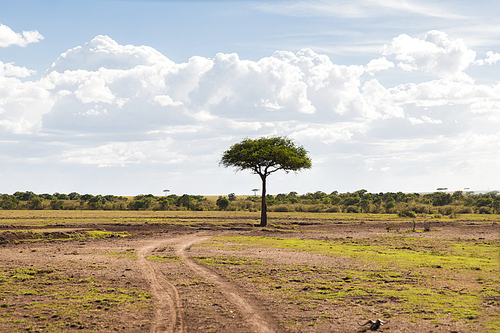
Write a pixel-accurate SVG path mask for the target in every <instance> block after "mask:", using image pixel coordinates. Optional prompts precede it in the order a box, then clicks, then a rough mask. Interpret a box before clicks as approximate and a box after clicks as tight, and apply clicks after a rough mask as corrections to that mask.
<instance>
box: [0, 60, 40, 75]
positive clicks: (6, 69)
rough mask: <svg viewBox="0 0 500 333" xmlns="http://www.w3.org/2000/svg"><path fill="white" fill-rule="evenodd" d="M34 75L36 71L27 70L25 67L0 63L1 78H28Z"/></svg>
mask: <svg viewBox="0 0 500 333" xmlns="http://www.w3.org/2000/svg"><path fill="white" fill-rule="evenodd" d="M33 74H36V71H34V70H30V69H27V68H26V67H18V66H15V65H14V63H11V62H10V63H6V64H4V63H3V62H1V61H0V77H1V76H15V77H28V76H31V75H33Z"/></svg>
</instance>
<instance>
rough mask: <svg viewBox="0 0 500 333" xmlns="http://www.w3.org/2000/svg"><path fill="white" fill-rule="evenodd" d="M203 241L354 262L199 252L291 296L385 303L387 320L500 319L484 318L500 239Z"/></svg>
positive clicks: (498, 289)
mask: <svg viewBox="0 0 500 333" xmlns="http://www.w3.org/2000/svg"><path fill="white" fill-rule="evenodd" d="M201 245H202V246H216V247H221V248H224V247H225V250H232V251H238V250H242V249H248V248H278V249H284V250H289V251H304V252H311V253H315V254H318V255H324V256H333V257H337V258H340V259H343V260H344V263H345V265H347V266H348V267H350V268H348V269H346V267H343V268H337V267H328V266H319V267H318V266H314V265H311V264H297V265H277V264H274V263H272V262H267V261H259V260H255V259H249V258H242V257H241V256H234V257H212V258H204V257H199V258H198V260H199V261H200V262H201V263H204V264H206V265H213V266H216V267H217V268H218V269H219V270H221V271H223V272H225V274H227V275H228V276H230V277H233V278H235V279H237V278H246V279H249V280H251V281H252V282H253V283H255V284H256V285H257V286H259V288H261V289H264V290H268V291H269V292H272V293H274V294H276V295H277V296H276V297H278V298H282V300H284V301H287V302H298V303H304V304H310V305H313V306H314V304H315V302H322V301H325V300H326V301H330V302H332V303H335V304H344V305H346V306H350V305H352V306H355V305H356V304H357V305H359V304H364V305H367V306H371V307H373V306H375V307H377V308H378V309H379V311H380V312H381V313H384V314H385V316H386V317H387V318H390V317H394V316H398V315H401V316H405V317H407V318H409V320H417V321H418V320H422V319H424V320H436V322H440V321H443V320H447V321H460V322H462V323H467V322H478V321H479V320H481V322H482V323H483V324H484V322H488V324H484V325H485V327H486V325H489V326H491V327H496V325H497V320H495V319H492V318H494V317H492V318H489V319H487V320H486V319H484V318H482V317H481V316H482V314H483V313H485V312H484V311H485V304H484V300H487V299H497V297H498V295H499V293H500V274H499V273H500V269H499V260H498V254H499V250H500V246H499V245H500V242H499V241H485V240H449V239H432V238H428V239H426V238H416V237H404V236H399V235H397V236H392V235H390V236H378V237H372V238H369V239H368V238H367V239H351V238H348V239H346V238H337V239H333V240H313V239H297V238H277V237H252V236H233V237H214V238H213V239H212V241H210V242H206V243H204V244H201ZM318 262H321V261H320V260H319V259H318ZM228 266H231V267H230V269H229V268H228ZM235 268H236V270H235ZM318 304H320V303H318Z"/></svg>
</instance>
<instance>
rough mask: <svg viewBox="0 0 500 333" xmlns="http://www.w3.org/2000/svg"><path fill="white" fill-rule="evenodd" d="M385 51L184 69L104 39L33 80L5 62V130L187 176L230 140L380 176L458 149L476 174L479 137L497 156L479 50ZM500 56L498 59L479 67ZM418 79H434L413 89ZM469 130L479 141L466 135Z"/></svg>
mask: <svg viewBox="0 0 500 333" xmlns="http://www.w3.org/2000/svg"><path fill="white" fill-rule="evenodd" d="M384 52H385V53H384V54H383V55H381V56H380V57H376V58H375V59H373V60H371V61H369V62H368V63H367V64H366V65H365V66H361V65H350V66H346V65H342V64H336V63H333V62H332V60H331V59H330V58H329V57H328V56H327V55H324V54H320V53H317V52H314V51H313V50H311V49H302V50H299V51H298V52H289V51H277V52H275V53H273V54H271V55H270V56H268V57H263V58H261V59H259V60H257V61H251V60H246V59H241V58H240V57H239V56H238V55H237V54H223V53H220V54H217V55H215V57H214V58H213V59H209V58H204V57H198V56H195V57H192V58H191V59H189V60H188V61H187V62H185V63H175V62H173V61H171V60H170V59H168V58H167V57H165V56H164V55H162V54H160V53H159V52H158V51H156V50H154V49H153V48H150V47H146V46H133V45H120V44H118V43H117V42H116V41H114V40H112V39H111V38H110V37H107V36H96V37H95V38H94V39H93V40H91V41H90V42H88V43H86V44H85V45H83V46H78V47H75V48H72V49H70V50H68V51H67V52H65V53H63V54H62V55H61V56H60V57H59V58H58V59H57V60H56V61H55V62H54V65H53V66H52V67H51V68H50V69H49V70H48V71H47V72H46V73H45V74H44V75H43V76H42V78H41V79H39V80H36V81H35V80H30V78H29V76H30V75H33V74H34V71H31V70H29V69H27V68H24V67H17V66H15V65H14V64H13V63H7V64H4V63H0V92H1V93H0V128H2V135H3V136H4V137H5V136H9V135H10V136H13V137H16V135H18V134H23V135H24V136H23V137H32V138H35V140H36V139H37V138H40V137H44V138H47V137H50V138H55V139H54V140H55V141H57V140H60V141H61V142H69V141H71V143H68V144H67V145H68V146H65V147H69V148H67V149H62V148H60V150H59V151H58V152H54V155H52V156H50V157H46V160H50V161H54V160H56V162H57V163H62V164H74V165H83V166H84V167H108V168H113V167H126V168H132V167H133V166H134V165H152V164H162V165H168V166H169V167H172V166H177V165H179V167H178V169H175V170H177V171H179V172H180V170H183V169H185V168H186V167H187V166H188V165H189V168H192V169H193V170H194V169H195V168H197V167H198V166H200V165H202V164H203V165H204V167H203V168H204V170H211V169H210V168H211V166H210V165H212V164H213V163H214V161H216V160H217V158H218V155H219V154H220V152H221V151H223V150H224V149H226V148H227V146H228V145H229V144H231V143H233V142H235V141H236V140H240V139H241V138H242V137H257V136H264V135H288V136H290V137H291V138H293V139H295V140H297V141H299V142H301V143H305V144H306V145H307V146H308V150H310V151H311V152H312V153H313V154H315V155H314V158H315V159H316V158H317V160H321V161H323V162H324V163H320V165H323V166H325V168H327V167H326V166H331V165H335V167H340V166H341V165H344V164H342V163H347V164H345V165H349V169H350V170H351V171H352V170H357V169H356V168H358V166H360V167H359V168H360V169H359V170H362V171H371V173H372V174H373V173H377V175H378V176H381V177H391V176H392V177H393V176H394V175H395V174H396V173H398V172H401V173H402V174H403V173H404V170H403V169H405V168H406V169H412V170H413V168H414V167H415V165H416V164H418V163H419V161H424V160H425V161H436V160H439V158H440V157H439V156H440V155H441V154H443V152H448V151H454V152H455V153H456V152H458V151H461V154H462V155H461V157H460V160H457V159H455V158H454V157H453V155H452V154H451V153H450V154H449V155H446V158H447V159H448V160H447V162H449V165H450V166H453V165H462V164H461V163H463V162H466V163H469V164H467V165H468V167H467V169H468V170H469V171H467V172H474V171H473V170H475V168H476V165H475V164H474V163H472V162H470V160H471V159H472V157H471V156H476V155H475V154H477V153H476V152H475V151H474V149H475V150H476V151H479V152H482V153H484V149H483V147H482V146H481V147H476V146H475V145H480V139H481V138H483V139H484V140H486V141H487V143H488V147H490V148H492V149H493V150H494V151H498V149H499V147H496V148H495V147H494V146H492V142H493V139H494V138H497V137H498V129H497V127H498V122H500V116H499V115H500V112H499V110H500V98H499V97H498V96H500V83H494V84H478V83H476V82H475V80H473V79H471V78H468V77H467V75H465V73H464V72H465V70H466V69H467V68H468V67H469V66H470V65H472V64H474V63H475V62H474V59H475V53H474V51H472V50H470V49H469V48H467V46H466V45H465V44H464V43H463V41H461V40H459V39H456V40H452V39H450V38H448V37H447V36H446V34H444V33H441V32H436V31H431V32H429V33H428V34H427V35H426V37H425V38H424V39H418V38H414V37H410V36H407V35H400V36H398V37H396V38H395V39H394V40H393V41H392V43H391V44H388V45H386V47H385V51H384ZM496 59H497V54H496V53H493V52H491V53H487V58H486V59H483V60H484V64H495V62H497V60H496ZM396 63H397V66H399V68H403V69H405V70H408V71H409V72H408V73H406V75H405V77H407V78H409V80H410V82H408V83H402V84H395V85H391V84H389V83H388V82H389V81H388V80H387V78H386V77H384V79H383V80H382V79H380V81H379V80H378V79H377V78H378V75H374V74H375V73H378V72H380V71H384V70H388V69H391V68H392V69H393V70H391V72H390V75H391V76H392V75H397V74H398V73H401V71H398V70H397V68H396ZM413 71H422V72H425V73H428V74H431V75H434V76H436V78H433V79H432V80H425V79H422V76H419V79H418V82H416V81H414V82H412V81H411V79H412V77H413V76H412V75H413V74H412V72H413ZM425 77H427V76H425ZM427 78H428V77H427ZM464 131H468V133H471V134H470V135H469V136H468V137H470V138H474V140H475V141H474V142H473V143H470V144H469V143H467V144H466V143H464V142H463V141H461V140H458V141H457V140H456V139H457V138H460V137H461V135H462V134H463V133H464ZM478 133H484V135H485V136H484V137H483V136H480V135H479V134H478ZM0 144H1V142H0ZM461 147H462V148H463V149H462V150H461ZM495 149H496V150H495ZM42 150H43V149H42ZM61 150H62V151H61ZM331 156H334V157H331ZM467 156H469V157H471V158H469V157H467ZM30 158H32V157H30ZM37 158H38V159H37V161H38V163H42V162H43V161H44V159H43V157H37ZM30 161H31V160H30ZM339 161H342V163H340V162H339ZM366 161H372V162H369V163H368V162H366ZM193 163H194V164H196V165H195V166H193ZM335 163H337V164H335ZM349 163H351V164H349ZM419 167H421V168H422V169H421V170H420V171H419V172H432V170H428V169H426V168H427V167H426V166H425V165H419ZM175 168H177V167H175ZM450 168H451V167H450ZM406 169H405V170H406ZM455 169H456V168H455ZM100 170H103V169H100ZM402 170H403V171H402ZM422 170H423V171H422ZM471 170H472V171H471ZM177 171H176V172H177ZM193 172H195V171H193ZM203 172H204V171H203ZM203 172H201V173H203ZM412 172H413V173H415V174H416V173H417V172H416V171H412ZM457 172H458V171H457ZM384 175H387V176H384Z"/></svg>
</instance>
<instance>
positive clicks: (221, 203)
mask: <svg viewBox="0 0 500 333" xmlns="http://www.w3.org/2000/svg"><path fill="white" fill-rule="evenodd" d="M229 203H230V202H229V200H228V199H227V198H225V197H219V198H218V199H217V202H216V205H217V207H219V209H220V210H226V209H227V207H228V206H229Z"/></svg>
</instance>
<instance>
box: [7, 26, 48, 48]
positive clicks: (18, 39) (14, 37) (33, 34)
mask: <svg viewBox="0 0 500 333" xmlns="http://www.w3.org/2000/svg"><path fill="white" fill-rule="evenodd" d="M43 39H44V37H43V36H42V35H41V34H40V33H39V32H38V31H36V30H32V31H23V33H22V34H21V33H17V32H14V31H13V30H12V29H11V28H9V27H8V26H6V25H3V24H1V23H0V47H8V46H11V45H17V46H21V47H25V46H27V45H28V44H30V43H37V42H39V41H40V40H43Z"/></svg>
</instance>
